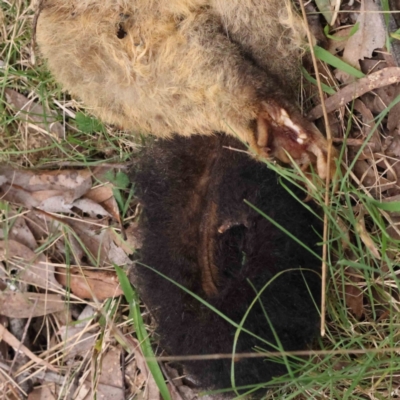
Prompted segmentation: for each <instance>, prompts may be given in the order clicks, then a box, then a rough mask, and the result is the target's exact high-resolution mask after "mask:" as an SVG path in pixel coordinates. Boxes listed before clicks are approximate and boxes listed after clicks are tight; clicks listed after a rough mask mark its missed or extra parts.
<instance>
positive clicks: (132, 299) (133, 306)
mask: <svg viewBox="0 0 400 400" xmlns="http://www.w3.org/2000/svg"><path fill="white" fill-rule="evenodd" d="M114 268H115V271H116V272H117V276H118V279H119V282H120V284H121V288H122V291H123V292H124V296H125V298H126V301H127V302H128V304H129V310H130V311H129V316H130V317H131V318H132V320H133V323H134V325H135V329H136V334H137V337H138V339H139V342H140V348H141V349H142V352H143V355H144V356H145V357H146V362H147V366H148V367H149V370H150V372H151V374H152V375H153V378H154V380H155V382H156V384H157V386H158V389H159V390H160V393H161V396H162V397H163V399H164V400H171V396H170V394H169V390H168V388H167V385H166V383H165V380H164V376H163V374H162V372H161V369H160V366H159V365H158V362H157V361H153V360H154V357H155V355H154V352H153V348H152V347H151V343H150V339H149V336H148V334H147V331H146V328H145V326H144V322H143V318H142V315H141V313H140V306H139V296H138V294H137V293H136V291H135V290H134V289H133V287H132V286H131V284H130V282H129V279H128V277H127V276H126V274H125V272H124V271H123V269H122V268H120V267H118V266H117V265H114Z"/></svg>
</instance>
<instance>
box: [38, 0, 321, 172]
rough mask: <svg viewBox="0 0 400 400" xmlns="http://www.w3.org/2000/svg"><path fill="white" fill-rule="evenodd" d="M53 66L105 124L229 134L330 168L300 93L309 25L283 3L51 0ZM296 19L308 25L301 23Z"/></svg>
mask: <svg viewBox="0 0 400 400" xmlns="http://www.w3.org/2000/svg"><path fill="white" fill-rule="evenodd" d="M39 9H40V12H39V17H38V24H37V42H38V44H39V47H40V50H41V52H42V54H43V56H44V57H45V58H46V59H47V61H48V65H49V68H50V70H51V71H52V72H53V74H54V75H55V77H56V79H57V80H59V81H60V82H61V83H62V84H63V86H64V88H65V89H67V90H68V91H69V92H70V93H72V94H73V95H76V96H78V97H80V98H81V99H82V100H83V101H84V102H85V104H86V106H87V107H88V108H89V109H90V111H91V112H92V113H93V114H95V115H97V116H98V117H99V118H100V119H102V120H104V121H107V122H109V123H113V124H116V125H118V126H120V127H123V128H124V129H132V130H135V131H140V132H147V133H152V134H155V135H158V136H160V137H169V136H171V135H172V134H173V133H178V134H180V135H183V136H190V135H192V134H193V133H196V134H204V135H211V134H213V133H214V132H226V133H227V134H229V135H232V136H235V137H237V138H239V139H240V140H241V141H243V142H244V143H248V144H249V145H250V149H251V151H252V152H253V154H255V155H257V156H258V155H261V156H274V157H276V158H277V159H279V160H281V161H283V162H290V157H288V155H287V153H289V154H290V156H291V157H292V158H293V159H294V160H295V161H296V162H297V163H298V164H299V165H301V166H305V167H306V166H308V165H309V164H313V165H314V167H315V168H316V169H317V171H318V173H319V175H320V176H321V177H324V176H325V175H326V170H327V160H326V153H327V143H326V141H325V139H324V137H323V136H322V135H321V133H320V132H319V131H318V130H317V129H316V128H315V126H314V125H313V124H311V123H310V122H308V121H307V120H306V119H305V118H303V117H302V115H301V113H300V111H299V109H298V107H297V105H296V104H295V103H296V102H295V100H294V98H295V97H296V96H295V94H294V93H295V92H296V90H297V87H296V83H295V82H296V81H298V78H299V61H300V47H299V41H298V37H297V36H299V34H298V32H302V28H301V27H302V25H301V21H300V22H299V21H298V17H297V16H296V15H295V14H294V13H293V12H292V11H291V9H290V7H289V6H288V5H287V4H286V2H284V1H282V0H268V1H266V0H158V1H156V0H153V1H149V0H130V1H126V0H42V1H41V3H40V7H39ZM294 26H296V28H297V29H294V28H293V27H294Z"/></svg>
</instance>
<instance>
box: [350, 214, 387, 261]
mask: <svg viewBox="0 0 400 400" xmlns="http://www.w3.org/2000/svg"><path fill="white" fill-rule="evenodd" d="M355 229H356V232H357V234H358V235H359V236H360V239H361V240H362V242H363V243H364V245H365V247H367V249H368V250H369V251H370V252H371V254H372V255H373V256H374V257H376V258H377V259H378V260H380V259H381V255H380V254H379V250H378V249H377V248H376V246H375V243H374V242H373V240H372V239H371V236H370V234H369V233H368V231H367V229H366V228H365V222H364V217H363V216H360V217H359V218H358V219H357V222H356V224H355Z"/></svg>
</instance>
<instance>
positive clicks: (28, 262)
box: [0, 240, 61, 290]
mask: <svg viewBox="0 0 400 400" xmlns="http://www.w3.org/2000/svg"><path fill="white" fill-rule="evenodd" d="M0 260H5V261H7V263H8V265H9V268H13V269H14V268H15V269H17V270H18V278H19V280H21V281H22V282H24V283H28V284H30V285H36V286H39V287H41V288H44V289H47V290H57V289H59V288H61V286H60V284H59V283H58V282H57V281H56V279H55V278H54V266H53V265H52V264H51V263H50V262H49V261H48V260H47V257H46V256H45V255H44V254H39V255H38V254H35V253H34V252H33V251H32V250H30V249H29V248H28V247H26V246H24V245H23V244H21V243H18V242H16V241H15V240H8V241H0Z"/></svg>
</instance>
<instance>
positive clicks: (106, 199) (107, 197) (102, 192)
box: [85, 183, 120, 223]
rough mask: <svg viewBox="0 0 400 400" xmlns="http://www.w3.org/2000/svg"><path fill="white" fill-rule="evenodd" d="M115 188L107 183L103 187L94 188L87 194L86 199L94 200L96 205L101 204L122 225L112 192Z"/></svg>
mask: <svg viewBox="0 0 400 400" xmlns="http://www.w3.org/2000/svg"><path fill="white" fill-rule="evenodd" d="M112 188H113V186H112V185H111V184H110V183H107V184H105V185H102V186H98V187H95V188H92V189H91V190H90V191H89V192H87V193H86V194H85V197H86V198H88V199H91V200H93V201H94V202H95V203H98V204H101V205H102V206H103V207H104V208H105V209H106V210H107V211H108V212H109V213H110V215H112V216H113V217H114V219H115V220H116V221H118V222H119V223H120V215H119V208H118V204H117V202H116V200H115V198H114V194H113V191H112Z"/></svg>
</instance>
